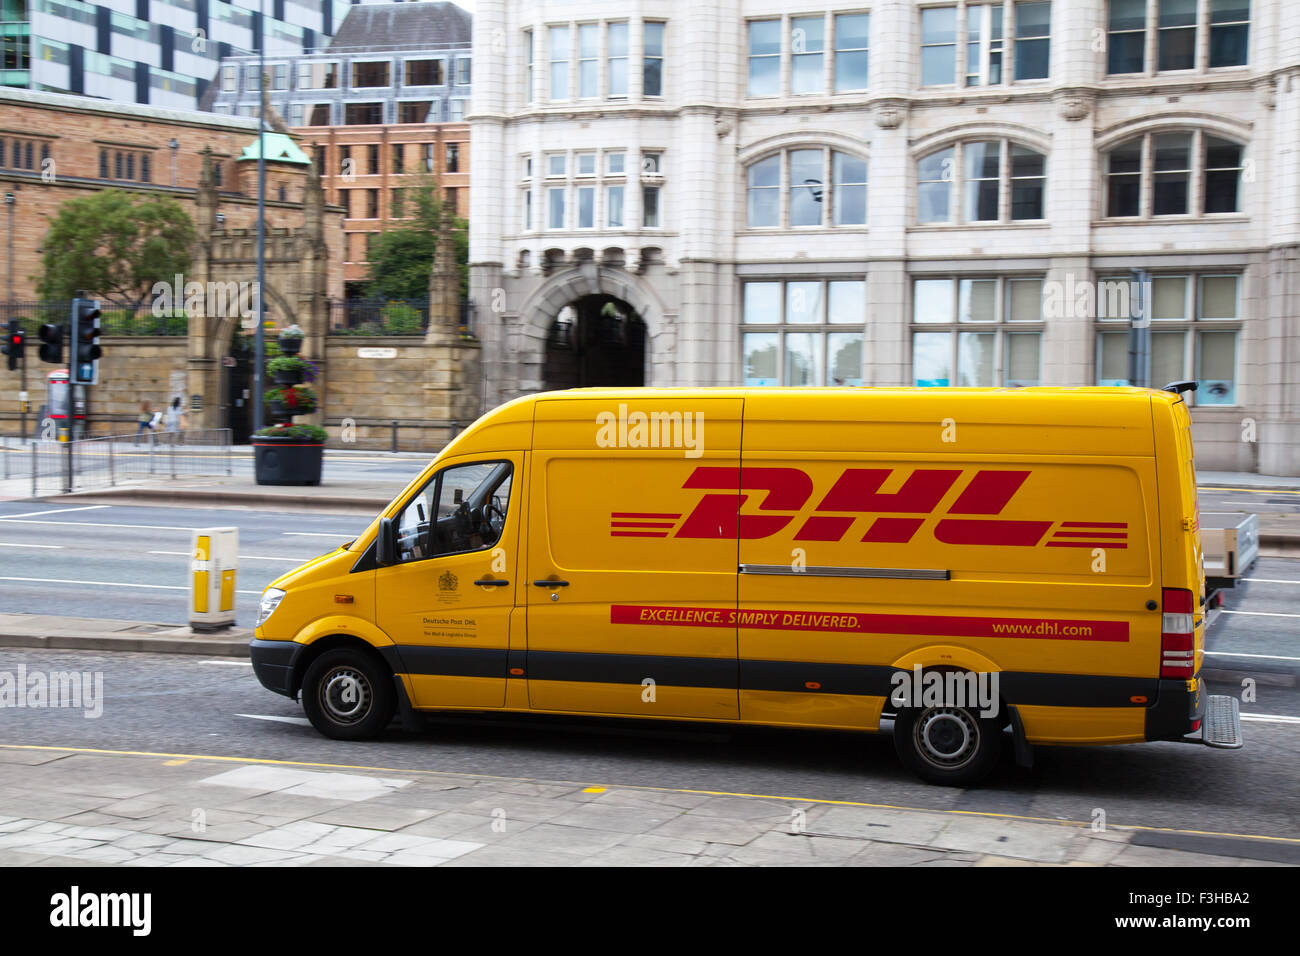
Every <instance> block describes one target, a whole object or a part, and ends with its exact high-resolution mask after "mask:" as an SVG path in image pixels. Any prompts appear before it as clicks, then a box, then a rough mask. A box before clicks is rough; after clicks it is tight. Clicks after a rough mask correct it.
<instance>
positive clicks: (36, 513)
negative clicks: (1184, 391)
mask: <svg viewBox="0 0 1300 956" xmlns="http://www.w3.org/2000/svg"><path fill="white" fill-rule="evenodd" d="M1287 506H1288V507H1292V508H1294V503H1293V502H1289V501H1288V504H1287ZM1202 507H1203V508H1204V507H1205V504H1204V502H1203V505H1202ZM72 509H75V510H72ZM226 524H235V525H238V527H239V528H240V548H239V551H240V554H241V555H242V556H243V560H242V562H241V570H240V579H239V590H240V592H241V593H240V599H239V600H240V604H239V621H240V623H241V624H247V625H251V623H252V615H253V613H254V608H255V604H256V596H257V594H258V593H259V592H260V590H261V588H262V587H263V586H264V585H265V584H266V583H268V582H269V581H270V580H272V579H273V578H274V577H275V576H277V575H278V574H280V573H282V572H283V571H285V570H288V569H289V568H291V567H293V566H294V565H295V564H296V563H298V562H300V561H302V560H305V559H307V558H310V557H312V556H314V555H316V554H319V553H322V552H323V551H326V550H329V549H330V548H332V547H334V546H335V545H337V544H340V543H342V542H343V541H346V540H347V539H348V538H349V537H351V536H352V535H354V534H355V533H357V532H358V531H360V530H361V529H362V528H363V527H364V526H365V524H366V519H364V518H350V517H342V516H316V515H302V514H294V515H284V514H280V513H277V512H263V511H252V510H244V511H229V510H223V511H202V510H198V509H185V508H142V507H128V506H76V505H63V504H53V503H44V504H33V503H30V502H28V503H24V502H12V501H11V502H0V595H3V602H2V604H3V607H4V610H6V611H10V612H14V611H31V612H41V613H54V614H59V613H62V614H74V615H79V616H94V617H104V618H119V619H123V620H135V621H148V622H158V623H182V622H183V621H184V620H185V607H186V603H185V602H186V591H185V586H186V564H187V560H188V553H189V547H190V534H191V533H192V529H194V528H197V527H202V526H215V525H226ZM1224 608H1225V611H1227V612H1230V613H1225V614H1223V615H1222V616H1221V617H1220V618H1219V620H1218V621H1217V622H1216V624H1215V626H1214V628H1213V629H1212V631H1211V634H1210V635H1209V638H1208V640H1207V649H1208V650H1209V652H1210V657H1208V658H1207V666H1213V667H1215V668H1216V669H1224V670H1227V671H1230V673H1227V674H1226V677H1227V678H1228V679H1227V680H1225V681H1222V682H1216V683H1214V684H1212V685H1211V688H1210V690H1211V692H1214V693H1232V694H1240V693H1241V692H1242V689H1243V688H1242V685H1241V681H1242V680H1250V681H1252V682H1253V689H1254V694H1255V699H1254V700H1253V701H1249V702H1247V703H1244V704H1243V705H1242V711H1243V713H1244V714H1246V715H1247V716H1246V718H1245V722H1244V724H1243V728H1244V732H1245V735H1246V747H1245V748H1244V749H1243V750H1240V751H1215V750H1210V749H1208V748H1204V747H1192V746H1188V745H1184V744H1172V743H1160V744H1142V745H1132V746H1121V747H1099V748H1039V749H1038V750H1037V753H1036V757H1037V763H1036V766H1035V767H1034V769H1033V770H1032V771H1026V770H1023V769H1019V768H1016V767H1014V766H1013V765H1012V764H1011V763H1010V761H1009V760H1007V761H1004V764H1003V766H1002V767H1001V769H1000V770H999V771H998V772H997V774H996V775H995V776H994V777H993V779H992V780H991V782H990V784H989V785H988V786H986V787H983V788H981V789H978V790H965V791H964V790H950V789H942V788H933V787H929V786H927V785H924V784H922V783H920V782H919V781H917V780H915V779H914V778H913V777H911V776H910V775H909V774H907V773H906V772H905V771H903V770H902V769H901V768H900V767H899V765H898V763H897V761H896V759H895V757H894V754H893V748H892V743H891V741H890V740H889V738H888V735H887V734H882V735H880V736H858V735H848V734H832V733H809V732H786V731H776V730H767V729H762V728H729V727H721V728H720V727H712V726H701V725H687V724H652V725H646V724H642V723H624V722H608V721H584V720H578V719H558V718H538V717H440V718H434V719H433V720H432V721H431V722H430V726H429V728H428V729H427V730H426V731H424V732H420V733H412V732H408V731H405V730H403V729H400V728H399V727H398V726H397V725H394V726H393V727H391V728H390V729H389V730H388V732H387V733H386V734H385V736H384V738H383V739H381V740H379V741H373V742H367V743H361V744H348V743H342V742H337V741H330V740H327V739H325V738H323V737H321V736H319V735H318V734H317V733H316V732H315V731H314V730H313V729H312V728H311V727H309V726H307V725H306V721H305V719H304V718H303V714H302V710H301V707H300V706H299V705H298V704H297V703H295V702H293V701H290V700H288V699H286V698H283V697H279V696H277V695H275V694H272V693H270V692H269V691H266V690H264V689H263V688H262V687H261V686H260V685H259V684H258V683H257V681H256V679H255V678H254V677H253V675H252V672H251V668H250V667H249V666H248V665H247V664H246V663H238V662H232V661H229V660H213V661H204V660H201V659H194V658H189V657H181V656H155V655H144V654H125V653H121V654H110V653H85V652H72V651H48V650H19V649H13V648H0V671H10V672H12V671H13V670H14V669H16V667H17V666H18V665H19V664H24V665H26V667H27V668H28V669H29V670H33V669H34V670H46V671H49V670H68V669H76V670H88V671H98V672H102V673H103V674H104V685H105V694H106V701H105V706H104V711H103V715H102V716H101V717H100V718H99V719H95V720H87V719H85V718H84V717H83V716H82V714H81V713H80V712H77V711H71V710H55V709H48V710H26V709H4V710H0V742H5V743H22V744H44V745H50V746H59V745H64V746H78V747H92V748H104V749H114V750H133V751H150V752H166V753H204V754H222V755H231V756H240V757H259V758H271V759H282V760H304V761H319V762H324V763H335V764H347V765H365V766H370V767H385V768H390V769H395V770H400V769H427V770H439V771H450V772H466V773H477V774H493V775H501V776H511V777H517V776H523V777H538V778H545V779H564V780H573V781H587V782H590V783H593V784H609V783H626V784H640V785H648V786H671V787H680V788H690V789H703V790H713V791H726V792H736V793H757V794H768V795H780V796H787V797H792V798H793V797H805V798H819V799H830V800H854V801H866V802H873V803H883V804H890V805H896V806H912V807H929V808H936V809H967V810H986V811H996V812H1002V813H1013V814H1025V815H1031V816H1039V817H1048V818H1062V819H1069V820H1089V819H1091V817H1092V813H1093V810H1094V809H1095V808H1098V807H1100V808H1102V809H1104V810H1105V811H1106V814H1107V819H1108V821H1109V822H1110V823H1112V824H1123V825H1144V826H1155V827H1173V828H1180V829H1192V830H1203V831H1213V832H1230V833H1248V834H1263V835H1270V836H1282V837H1291V838H1295V837H1297V836H1300V773H1297V769H1296V768H1297V767H1300V691H1298V690H1297V688H1296V674H1297V673H1298V672H1300V560H1295V559H1282V558H1264V559H1261V560H1260V562H1259V564H1258V565H1257V566H1256V567H1255V568H1254V569H1253V570H1252V571H1251V572H1250V574H1249V576H1248V579H1247V580H1246V581H1245V582H1243V586H1242V587H1240V588H1239V589H1237V590H1236V591H1234V592H1230V593H1229V594H1228V596H1227V599H1226V601H1225V605H1224Z"/></svg>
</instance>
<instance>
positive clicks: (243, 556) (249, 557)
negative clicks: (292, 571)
mask: <svg viewBox="0 0 1300 956" xmlns="http://www.w3.org/2000/svg"><path fill="white" fill-rule="evenodd" d="M146 553H147V554H174V555H180V556H182V557H187V558H188V557H191V556H192V552H189V551H148V552H146ZM236 557H238V558H239V560H240V561H296V562H297V563H298V564H302V563H303V562H304V561H310V560H311V558H300V557H297V556H296V555H291V556H289V557H286V558H270V557H262V556H261V555H256V554H240V555H236ZM313 557H315V555H313Z"/></svg>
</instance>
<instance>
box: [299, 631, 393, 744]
mask: <svg viewBox="0 0 1300 956" xmlns="http://www.w3.org/2000/svg"><path fill="white" fill-rule="evenodd" d="M395 698H396V695H395V694H394V692H393V681H392V678H391V677H388V676H387V675H386V674H385V673H384V671H383V668H382V667H381V666H380V665H379V664H378V663H377V662H376V661H375V659H374V658H373V657H371V656H370V655H369V654H366V653H365V652H364V651H356V650H352V649H350V648H340V649H339V650H334V651H326V652H325V653H324V654H322V655H321V656H320V657H318V658H316V660H314V661H312V662H311V666H309V667H308V668H307V673H306V674H305V675H304V676H303V681H302V709H303V710H305V711H306V712H307V719H308V720H310V721H311V725H312V726H313V727H315V728H316V729H317V730H319V731H320V732H321V733H322V734H324V735H325V736H326V737H332V738H334V739H335V740H366V739H368V738H370V737H374V736H377V735H378V734H379V732H380V731H382V730H383V729H384V728H385V727H387V726H388V722H389V721H391V720H392V719H393V711H394V709H395V708H396V706H397V701H396V699H395Z"/></svg>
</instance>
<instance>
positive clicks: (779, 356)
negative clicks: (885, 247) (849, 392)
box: [736, 273, 870, 388]
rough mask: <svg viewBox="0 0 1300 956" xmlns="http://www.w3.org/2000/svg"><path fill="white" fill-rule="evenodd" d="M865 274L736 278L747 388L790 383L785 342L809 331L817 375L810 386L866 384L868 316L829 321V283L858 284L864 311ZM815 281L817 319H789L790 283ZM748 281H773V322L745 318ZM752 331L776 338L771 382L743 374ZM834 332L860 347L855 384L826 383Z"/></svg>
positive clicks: (743, 382) (742, 379)
mask: <svg viewBox="0 0 1300 956" xmlns="http://www.w3.org/2000/svg"><path fill="white" fill-rule="evenodd" d="M867 279H868V277H867V275H866V274H864V273H858V274H840V273H830V274H825V275H808V276H791V275H780V276H745V277H743V278H740V279H739V280H738V282H739V289H738V295H737V299H736V301H737V303H738V305H739V309H740V321H739V322H738V323H737V324H738V326H739V331H738V336H739V348H740V366H739V367H740V376H739V378H740V383H741V385H743V386H744V387H746V388H750V387H752V388H772V387H782V386H786V385H788V384H789V382H788V379H789V354H790V353H789V351H788V349H787V342H788V339H789V338H790V337H791V336H795V335H810V336H812V337H813V339H814V341H815V342H816V346H815V349H816V351H815V355H814V365H815V369H816V377H817V378H818V379H819V381H817V382H816V383H814V384H813V385H809V386H807V387H810V388H836V387H840V388H859V387H862V386H864V385H865V384H866V381H867V376H866V369H867V326H868V324H869V319H868V317H867V316H866V315H865V314H863V315H860V316H859V317H858V318H859V319H860V321H853V322H832V321H831V286H832V284H834V283H855V284H857V285H859V286H860V290H859V294H860V295H861V301H862V305H863V310H864V312H865V311H866V310H868V309H869V308H870V299H869V298H868V284H867ZM813 283H815V284H817V285H818V286H819V289H818V293H817V294H818V306H817V312H818V319H819V321H817V322H792V321H790V319H789V314H790V300H791V289H790V287H791V286H792V285H798V284H813ZM749 285H755V286H758V285H776V286H778V287H779V292H778V296H777V299H778V301H779V308H778V314H777V320H776V321H775V322H746V321H745V301H746V292H745V289H746V286H749ZM751 335H773V336H775V338H776V373H777V374H776V381H775V382H773V383H772V384H770V385H764V384H761V383H760V384H754V385H750V384H748V382H749V379H748V377H747V376H746V374H745V373H746V371H747V369H746V354H747V352H746V347H745V340H746V337H747V336H751ZM836 335H852V336H856V337H857V339H858V342H859V347H860V349H861V354H860V361H859V366H858V375H857V377H856V383H857V384H850V383H851V382H852V381H853V380H849V382H846V384H845V385H841V386H836V385H834V384H827V382H828V380H829V379H830V378H831V374H830V373H831V370H832V365H831V362H832V359H833V355H832V353H831V351H830V349H831V342H832V339H833V337H834V336H836Z"/></svg>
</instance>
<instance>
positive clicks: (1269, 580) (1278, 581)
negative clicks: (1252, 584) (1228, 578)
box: [1242, 578, 1300, 584]
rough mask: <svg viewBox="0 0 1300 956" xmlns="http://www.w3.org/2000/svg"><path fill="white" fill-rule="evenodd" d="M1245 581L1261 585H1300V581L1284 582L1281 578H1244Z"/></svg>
mask: <svg viewBox="0 0 1300 956" xmlns="http://www.w3.org/2000/svg"><path fill="white" fill-rule="evenodd" d="M1242 580H1243V581H1256V582H1258V583H1259V584H1300V581H1283V580H1281V579H1280V578H1242Z"/></svg>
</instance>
